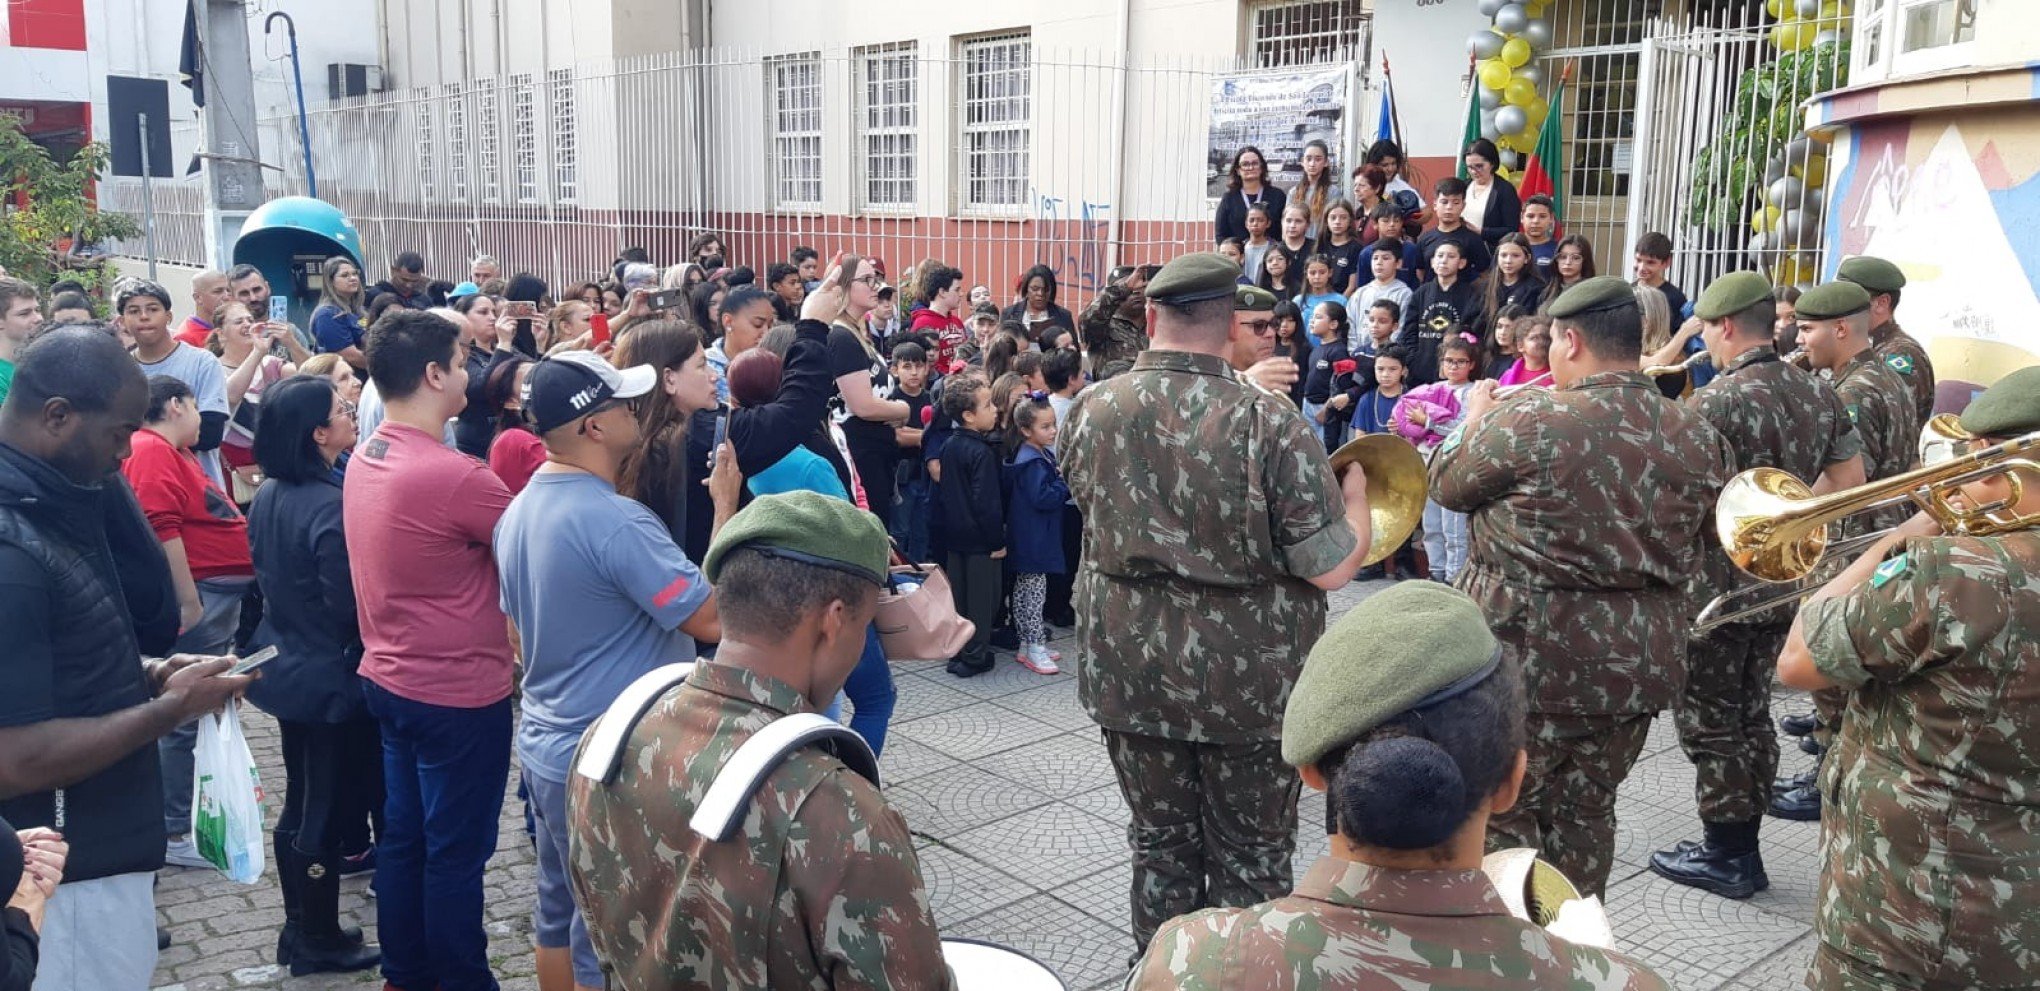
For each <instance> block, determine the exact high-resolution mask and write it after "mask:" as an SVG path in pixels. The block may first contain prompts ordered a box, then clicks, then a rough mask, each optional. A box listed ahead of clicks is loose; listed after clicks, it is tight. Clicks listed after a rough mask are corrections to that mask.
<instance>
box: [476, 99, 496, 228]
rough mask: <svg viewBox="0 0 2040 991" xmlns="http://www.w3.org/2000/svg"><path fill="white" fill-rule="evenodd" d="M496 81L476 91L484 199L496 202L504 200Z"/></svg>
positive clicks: (477, 138)
mask: <svg viewBox="0 0 2040 991" xmlns="http://www.w3.org/2000/svg"><path fill="white" fill-rule="evenodd" d="M497 85H498V84H497V83H496V82H495V81H493V80H491V81H488V82H484V83H482V85H481V88H479V89H477V90H475V144H476V145H477V147H478V148H479V150H480V151H481V155H480V159H481V160H480V162H479V163H477V165H478V168H479V169H480V171H481V179H482V183H481V185H482V199H483V200H485V201H487V202H490V203H497V202H501V201H502V199H503V119H502V117H501V116H499V115H498V114H497V108H498V105H499V104H498V101H497V96H496V90H497Z"/></svg>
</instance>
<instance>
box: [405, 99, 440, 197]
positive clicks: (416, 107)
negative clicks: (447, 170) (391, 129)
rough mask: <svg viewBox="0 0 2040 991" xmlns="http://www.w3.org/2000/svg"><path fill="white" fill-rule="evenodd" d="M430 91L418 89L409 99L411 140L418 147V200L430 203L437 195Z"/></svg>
mask: <svg viewBox="0 0 2040 991" xmlns="http://www.w3.org/2000/svg"><path fill="white" fill-rule="evenodd" d="M432 104H433V99H432V91H431V90H429V89H420V90H418V95H417V97H416V98H415V99H413V100H412V101H411V121H412V127H413V133H412V140H413V143H414V146H415V147H416V148H417V149H418V202H420V203H430V202H432V201H433V199H435V198H436V197H437V195H438V192H439V191H438V189H436V188H435V187H434V186H433V184H432V179H433V173H434V171H436V170H435V166H436V165H437V163H436V162H434V161H433V159H434V157H435V153H436V152H437V151H438V149H439V132H438V131H437V130H435V129H434V121H433V119H432V118H433V114H432Z"/></svg>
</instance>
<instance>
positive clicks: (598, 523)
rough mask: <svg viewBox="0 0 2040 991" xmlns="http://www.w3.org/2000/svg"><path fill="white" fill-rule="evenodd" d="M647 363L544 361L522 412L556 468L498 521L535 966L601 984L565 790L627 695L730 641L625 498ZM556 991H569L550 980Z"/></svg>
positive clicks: (724, 512)
mask: <svg viewBox="0 0 2040 991" xmlns="http://www.w3.org/2000/svg"><path fill="white" fill-rule="evenodd" d="M657 384H658V374H657V372H656V371H654V370H653V369H652V368H651V366H649V365H640V366H637V367H634V368H627V369H624V370H622V371H618V370H617V369H615V368H613V367H611V366H610V365H609V363H608V362H606V361H604V360H603V359H602V358H601V357H599V356H597V355H596V354H595V353H594V352H592V351H568V352H565V353H563V354H560V355H556V356H554V357H551V358H547V359H546V360H544V361H541V362H539V363H538V364H537V365H536V366H535V367H533V368H532V370H531V372H530V373H529V378H528V379H527V380H526V383H525V387H524V390H525V391H524V409H525V411H526V413H527V415H529V416H530V417H531V418H532V419H533V421H534V423H535V427H536V429H537V431H538V433H539V436H541V437H542V438H544V440H545V447H546V463H545V464H544V465H542V466H540V467H539V469H538V471H537V473H536V474H534V475H533V476H532V478H531V483H530V484H529V485H528V486H526V488H525V489H524V491H523V492H521V493H519V494H518V496H517V498H516V500H515V501H513V502H511V504H510V508H509V509H508V510H506V511H505V512H504V514H503V519H502V521H501V522H499V523H498V524H497V525H496V563H497V564H496V566H497V569H498V570H499V572H500V573H501V577H502V585H503V611H504V612H505V613H506V614H507V615H509V617H510V619H511V622H513V623H515V624H516V626H517V633H518V636H519V638H520V639H521V640H522V642H523V646H524V703H523V708H524V718H523V722H522V724H521V725H520V726H519V727H518V732H517V757H518V760H519V761H520V762H521V763H522V765H523V769H524V783H525V787H526V789H527V791H528V792H529V793H530V796H531V805H532V812H533V814H534V817H535V819H536V825H537V842H538V907H537V911H536V912H534V913H533V920H532V921H533V929H534V931H535V932H536V934H537V940H536V941H537V943H538V970H539V973H540V974H550V975H557V978H558V979H560V983H562V984H563V983H564V976H565V975H566V974H567V973H568V972H569V971H570V970H571V972H572V974H573V982H574V984H575V985H576V986H577V987H583V988H591V989H593V988H600V987H602V986H603V977H602V970H601V964H600V963H599V962H598V961H597V959H596V957H595V952H594V950H593V949H592V947H591V946H590V945H589V943H588V931H587V927H586V925H585V924H584V923H583V921H582V917H581V914H580V913H579V912H578V911H577V910H576V909H575V906H574V901H573V892H572V888H571V886H570V884H569V882H568V879H567V835H568V826H567V809H566V784H567V774H568V770H569V765H571V764H572V762H573V756H574V747H575V746H576V745H577V744H578V743H579V742H580V739H581V734H582V732H584V731H585V730H586V729H587V728H588V726H589V724H590V723H593V722H594V721H595V719H596V718H597V717H599V716H601V715H602V713H603V712H604V711H605V710H607V709H608V708H609V705H610V703H612V702H614V701H615V700H616V697H617V696H618V695H619V694H621V693H622V691H623V690H624V688H626V687H628V686H629V685H630V683H631V682H632V681H634V680H636V679H637V677H638V676H639V675H642V674H644V673H645V672H647V671H650V670H652V669H653V668H656V667H659V666H660V665H663V664H670V663H673V662H675V661H691V660H693V659H694V657H695V641H696V640H697V639H700V640H709V641H714V640H719V639H721V637H722V627H721V624H720V622H719V620H718V619H717V614H716V604H715V593H714V591H713V590H712V589H711V588H710V587H709V583H708V581H707V579H705V578H703V577H702V575H701V572H700V571H699V570H697V569H696V568H695V565H694V562H692V561H689V560H688V559H687V556H686V554H684V553H682V552H681V550H680V548H679V547H678V546H677V545H675V544H674V543H673V538H672V536H671V535H670V534H669V533H668V531H667V529H666V525H665V524H664V523H662V522H661V521H660V520H659V517H658V516H657V515H655V514H654V513H653V512H652V511H651V510H650V509H648V508H646V507H645V506H644V505H643V504H642V503H639V502H637V501H635V500H633V499H631V498H629V497H627V496H624V495H622V494H620V493H618V492H617V491H616V479H617V476H618V474H619V473H620V471H621V469H622V466H623V461H624V459H625V458H626V457H627V456H629V455H630V454H631V453H632V452H634V451H636V450H638V448H639V447H640V440H639V435H638V420H637V411H636V406H637V404H638V403H639V402H663V401H665V397H664V396H663V395H661V394H659V393H658V392H656V391H655V389H654V387H655V386H656V385H657ZM740 482H741V479H740V478H739V477H738V476H737V473H736V469H735V462H734V459H733V458H729V457H727V456H725V457H723V458H721V459H720V461H719V463H718V470H717V471H716V472H715V474H714V476H713V477H712V479H711V485H710V489H711V492H712V494H713V496H714V499H715V507H716V508H715V526H716V529H721V526H722V523H723V522H724V521H725V520H727V519H728V518H729V517H730V515H731V514H733V513H735V512H736V508H737V493H736V486H737V485H738V484H740ZM548 985H549V986H554V987H557V986H559V984H553V983H551V981H548Z"/></svg>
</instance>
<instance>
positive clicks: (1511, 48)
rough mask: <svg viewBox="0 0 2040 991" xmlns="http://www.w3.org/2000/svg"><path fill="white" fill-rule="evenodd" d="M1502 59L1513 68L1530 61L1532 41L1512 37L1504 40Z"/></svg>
mask: <svg viewBox="0 0 2040 991" xmlns="http://www.w3.org/2000/svg"><path fill="white" fill-rule="evenodd" d="M1502 61H1503V62H1506V63H1508V65H1509V68H1511V69H1513V68H1516V67H1517V66H1520V65H1523V64H1524V63H1526V62H1529V61H1530V43H1529V42H1527V41H1524V40H1523V39H1522V38H1510V39H1509V40H1508V41H1505V42H1502Z"/></svg>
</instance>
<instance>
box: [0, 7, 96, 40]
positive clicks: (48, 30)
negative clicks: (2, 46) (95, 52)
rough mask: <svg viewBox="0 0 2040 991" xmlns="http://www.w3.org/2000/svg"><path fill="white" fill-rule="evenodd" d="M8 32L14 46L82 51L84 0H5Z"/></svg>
mask: <svg viewBox="0 0 2040 991" xmlns="http://www.w3.org/2000/svg"><path fill="white" fill-rule="evenodd" d="M7 32H8V37H9V43H10V45H11V47H14V48H55V49H60V50H63V51H67V52H82V51H84V50H85V3H84V0H7Z"/></svg>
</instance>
